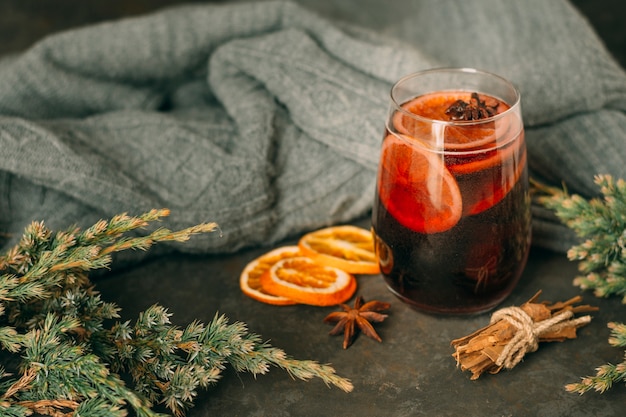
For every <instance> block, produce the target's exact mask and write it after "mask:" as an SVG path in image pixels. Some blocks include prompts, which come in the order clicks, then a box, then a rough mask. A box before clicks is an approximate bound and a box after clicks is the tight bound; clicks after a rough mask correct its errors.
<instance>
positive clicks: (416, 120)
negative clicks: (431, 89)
mask: <svg viewBox="0 0 626 417" xmlns="http://www.w3.org/2000/svg"><path fill="white" fill-rule="evenodd" d="M470 96H471V93H469V92H465V91H450V92H445V93H432V94H426V95H423V96H420V97H418V98H415V99H413V100H410V101H408V102H407V103H405V104H403V105H402V106H401V110H400V111H397V112H396V113H395V114H394V116H393V128H394V129H395V130H396V131H397V132H398V133H401V134H403V135H408V136H411V137H413V138H415V139H418V140H420V141H422V142H424V143H428V144H432V145H431V146H432V147H436V148H440V149H446V150H455V151H462V150H467V149H485V148H489V147H493V146H495V144H496V138H497V137H499V136H501V135H502V134H503V133H504V132H506V131H507V130H508V124H509V120H508V119H509V118H508V117H504V118H495V119H493V120H491V119H485V121H471V122H467V121H457V122H453V123H450V122H451V121H450V117H449V116H448V115H446V110H447V109H448V108H449V107H450V106H451V105H452V104H453V103H454V102H455V101H457V100H463V101H466V102H467V101H469V97H470ZM481 99H483V100H489V101H490V102H489V103H488V105H494V104H495V103H491V101H492V100H495V99H493V98H491V97H487V96H481ZM497 103H498V105H497V109H498V113H502V112H503V111H505V110H507V109H508V108H509V106H508V105H507V104H505V103H504V102H500V101H497ZM436 121H440V122H441V123H438V122H436Z"/></svg>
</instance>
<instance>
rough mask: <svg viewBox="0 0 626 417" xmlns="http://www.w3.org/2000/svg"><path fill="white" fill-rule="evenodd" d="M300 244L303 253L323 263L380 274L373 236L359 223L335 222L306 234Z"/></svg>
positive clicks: (352, 272) (354, 270) (352, 271)
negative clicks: (340, 223)
mask: <svg viewBox="0 0 626 417" xmlns="http://www.w3.org/2000/svg"><path fill="white" fill-rule="evenodd" d="M298 247H299V248H300V251H301V252H302V254H303V255H305V256H308V257H309V258H311V259H313V260H315V261H316V262H318V263H320V264H322V265H328V266H332V267H335V268H339V269H342V270H344V271H346V272H349V273H351V274H378V273H379V272H380V269H379V266H378V260H377V259H376V254H375V252H374V238H373V236H372V233H371V232H370V231H369V230H366V229H363V228H360V227H356V226H350V225H345V226H333V227H327V228H325V229H320V230H316V231H314V232H310V233H307V234H305V235H304V236H302V237H301V238H300V241H299V242H298Z"/></svg>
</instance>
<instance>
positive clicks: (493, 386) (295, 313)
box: [97, 222, 626, 417]
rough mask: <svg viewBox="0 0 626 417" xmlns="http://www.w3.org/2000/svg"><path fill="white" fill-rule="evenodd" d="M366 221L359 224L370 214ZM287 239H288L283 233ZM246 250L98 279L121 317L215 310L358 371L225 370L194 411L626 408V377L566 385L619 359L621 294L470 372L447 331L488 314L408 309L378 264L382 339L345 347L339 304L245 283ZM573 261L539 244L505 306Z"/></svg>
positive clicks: (548, 292) (368, 282) (564, 290)
mask: <svg viewBox="0 0 626 417" xmlns="http://www.w3.org/2000/svg"><path fill="white" fill-rule="evenodd" d="M366 224H367V223H366V222H363V223H362V225H366ZM286 243H292V242H286ZM263 252H264V250H263V249H254V250H248V251H244V252H241V253H238V254H236V255H233V256H227V257H175V256H172V257H167V258H162V259H158V260H155V261H152V262H149V263H147V264H145V265H142V266H141V267H137V268H133V269H131V270H127V271H124V272H118V273H116V274H113V275H111V276H107V277H104V278H102V279H100V280H99V281H98V282H97V287H98V288H99V289H100V290H101V292H102V293H103V297H104V299H107V300H115V301H116V302H117V303H118V304H119V305H120V306H121V307H122V309H123V312H124V314H123V315H124V317H125V318H127V319H133V318H134V317H136V316H137V314H138V313H139V312H140V311H142V310H144V309H145V308H147V307H148V306H150V305H152V304H154V303H160V304H161V305H163V306H165V307H167V308H168V309H169V310H170V312H172V313H173V314H174V315H173V317H172V320H173V321H174V322H175V323H176V324H179V325H181V326H182V325H185V324H186V323H189V322H190V321H192V320H194V319H198V320H202V321H204V322H207V321H209V320H210V319H211V318H212V317H213V316H214V314H215V313H216V312H219V313H221V314H225V315H226V316H227V317H229V319H230V320H231V321H243V322H245V323H247V324H248V326H249V329H250V330H251V331H252V332H254V333H257V334H259V335H261V336H262V337H263V339H267V340H269V341H270V343H271V344H272V345H274V346H275V347H278V348H282V349H284V350H285V351H286V352H287V353H288V354H290V355H291V356H293V357H295V358H298V359H313V360H316V361H319V362H321V363H330V364H332V365H333V366H334V367H335V369H336V370H337V372H338V373H339V374H340V375H341V376H344V377H347V378H349V379H351V380H352V382H353V383H354V386H355V388H354V391H353V392H352V393H350V394H346V393H344V392H342V391H340V390H338V389H336V388H331V389H329V388H327V387H326V386H325V385H324V384H323V383H322V382H320V381H319V380H312V381H310V382H301V381H293V380H292V379H291V378H290V377H289V376H288V375H287V374H286V373H285V372H284V371H282V370H280V369H277V368H272V369H271V371H270V372H269V373H268V374H267V375H263V376H258V377H257V378H256V379H255V378H253V377H252V376H251V375H248V374H236V373H235V372H234V371H233V370H232V369H228V370H226V371H225V372H224V377H223V379H222V380H221V381H220V382H219V383H218V384H217V385H216V386H215V387H213V388H211V389H210V390H209V391H208V392H203V393H202V394H201V395H200V396H199V399H198V401H197V403H196V406H195V407H194V408H193V409H192V410H191V412H190V413H189V416H190V417H200V416H202V417H204V416H221V415H228V416H348V415H354V416H460V415H464V416H563V417H565V416H567V417H574V416H581V417H582V416H607V417H608V416H621V415H623V408H624V403H625V399H626V386H624V385H623V384H618V385H617V386H615V387H613V388H612V389H611V390H609V391H608V392H606V393H604V394H602V395H600V394H597V393H595V392H592V393H588V394H585V395H583V396H580V395H578V394H571V393H567V392H566V391H565V390H564V388H563V387H564V385H565V384H567V383H572V382H577V381H578V380H579V379H580V377H582V376H586V375H590V374H593V373H595V371H594V369H595V368H596V367H597V366H599V365H602V364H604V363H607V362H611V363H617V362H620V361H621V360H623V350H620V349H617V348H613V347H611V346H610V345H609V344H608V342H607V340H608V337H609V329H608V328H607V323H608V322H609V321H623V317H624V314H623V312H624V306H623V305H622V304H621V303H620V300H619V299H617V298H614V299H609V300H605V299H597V298H595V297H593V295H591V294H589V293H584V294H583V298H584V301H583V302H584V303H585V304H592V305H596V306H599V307H600V311H598V312H596V313H593V314H592V316H593V320H592V322H591V323H590V324H589V325H587V326H585V327H583V328H581V329H579V331H578V338H577V339H574V340H569V341H566V342H563V343H550V344H548V343H546V344H542V345H541V346H540V348H539V350H538V351H537V352H534V353H529V354H528V355H527V356H526V358H525V360H524V361H523V362H522V363H521V364H519V365H518V366H517V367H516V368H514V369H513V370H510V371H502V372H501V373H500V374H498V375H484V376H482V377H481V378H480V379H478V380H477V381H471V380H470V379H469V377H470V374H469V373H467V372H466V373H463V372H461V370H460V369H458V368H457V367H456V363H455V360H454V358H453V357H452V356H451V355H452V353H453V349H452V348H451V347H450V341H451V340H453V339H455V338H458V337H461V336H465V335H467V334H470V333H472V332H473V331H475V330H477V329H479V328H481V327H483V326H485V325H486V324H487V323H488V321H489V314H483V315H477V316H470V317H437V316H431V315H426V314H422V313H419V312H416V311H415V310H412V309H411V308H409V307H408V306H406V305H405V304H403V303H402V302H400V301H399V300H397V299H396V298H395V297H394V296H393V295H391V293H389V291H387V289H386V287H385V284H384V282H383V280H382V279H381V278H380V277H379V276H360V277H359V278H358V279H359V285H360V286H359V290H358V293H359V294H360V295H362V296H363V297H364V298H365V299H366V300H372V299H378V300H381V301H387V302H390V303H391V304H392V306H391V309H390V311H389V317H388V318H387V320H386V321H385V322H383V323H380V324H376V325H375V328H376V329H377V331H378V333H379V334H380V336H381V337H382V339H383V342H382V343H377V342H375V341H374V340H371V339H369V338H366V337H358V338H357V339H356V341H355V343H354V344H353V345H352V346H351V347H350V348H349V349H347V350H343V349H342V348H341V343H342V337H341V336H336V337H333V336H329V335H328V331H329V330H330V329H331V327H330V326H329V325H327V324H325V323H323V319H324V317H326V315H327V314H328V313H330V312H331V311H335V310H336V308H334V307H324V308H322V307H311V306H304V305H298V306H289V307H275V306H269V305H265V304H262V303H259V302H257V301H254V300H252V299H249V298H248V297H246V296H245V295H243V294H242V293H241V291H240V290H239V287H238V277H239V274H240V272H241V270H242V269H243V267H244V265H245V264H246V263H247V262H248V261H250V260H252V259H254V258H255V257H256V256H258V255H260V254H262V253H263ZM575 275H576V265H575V264H574V263H572V262H569V261H568V260H567V259H566V258H565V256H564V255H563V254H557V253H552V252H547V251H541V250H533V251H532V253H531V256H530V261H529V264H528V267H527V269H526V271H525V273H524V276H523V278H522V280H521V282H520V284H519V286H518V287H517V288H516V290H515V291H514V293H513V294H512V295H511V297H509V298H508V299H507V300H506V301H505V302H504V304H503V306H509V305H519V304H522V303H523V302H525V301H526V300H527V299H529V298H530V297H532V296H533V295H534V294H535V293H536V292H537V291H538V290H542V296H541V299H542V300H549V301H557V300H566V299H569V298H570V297H573V296H576V295H579V294H580V293H581V292H580V290H579V289H578V288H576V287H574V286H573V285H572V278H573V277H574V276H575Z"/></svg>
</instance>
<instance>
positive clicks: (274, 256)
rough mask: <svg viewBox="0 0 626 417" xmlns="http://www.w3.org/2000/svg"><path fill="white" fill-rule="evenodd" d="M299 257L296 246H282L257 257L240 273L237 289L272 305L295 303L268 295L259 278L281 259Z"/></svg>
mask: <svg viewBox="0 0 626 417" xmlns="http://www.w3.org/2000/svg"><path fill="white" fill-rule="evenodd" d="M296 256H300V249H299V248H298V247H297V246H283V247H280V248H277V249H274V250H272V251H270V252H267V253H266V254H264V255H261V256H259V257H258V258H256V259H254V260H253V261H251V262H250V263H248V264H247V265H246V267H245V268H244V269H243V271H242V272H241V275H240V276H239V287H240V288H241V291H243V293H244V294H246V295H247V296H248V297H250V298H253V299H255V300H257V301H261V302H263V303H266V304H273V305H292V304H296V302H295V301H294V300H292V299H290V298H286V297H281V296H276V295H272V294H270V293H268V292H267V291H265V290H264V289H263V287H262V286H261V276H262V275H263V274H265V273H267V272H268V271H269V270H270V268H271V267H272V266H273V265H274V264H276V263H277V262H278V261H280V260H281V259H286V258H293V257H296Z"/></svg>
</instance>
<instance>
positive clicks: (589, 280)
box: [533, 175, 626, 394]
mask: <svg viewBox="0 0 626 417" xmlns="http://www.w3.org/2000/svg"><path fill="white" fill-rule="evenodd" d="M595 183H596V184H597V185H598V187H599V189H600V193H601V194H602V196H601V197H598V198H593V199H589V200H587V199H585V198H583V197H581V196H579V195H570V194H568V192H567V190H565V189H558V188H554V187H548V186H545V185H542V184H540V183H538V182H535V183H534V184H533V185H534V186H535V189H536V190H537V191H538V193H539V194H540V195H539V196H538V201H539V202H540V203H542V204H543V205H544V206H546V207H547V208H549V209H551V210H553V211H554V212H555V214H556V215H557V217H558V218H559V219H560V220H561V221H562V222H563V223H564V224H565V225H567V226H568V227H569V228H570V229H572V230H573V231H574V232H575V233H576V234H577V235H578V236H579V237H580V238H581V240H582V242H581V243H580V244H578V245H575V246H573V247H572V248H570V250H569V251H568V252H567V257H568V258H569V259H570V260H572V261H577V262H578V270H579V272H580V273H581V275H579V276H577V277H575V278H574V285H576V286H578V287H580V288H581V289H582V290H590V291H593V292H594V294H595V295H596V296H597V297H610V296H620V297H622V302H623V303H625V304H626V181H624V180H623V179H619V180H617V181H615V180H614V179H613V178H612V177H611V176H610V175H597V176H596V177H595ZM609 328H611V337H610V338H609V343H610V344H611V345H612V346H616V347H624V346H626V325H624V324H619V323H609ZM617 382H626V352H625V354H624V361H623V362H621V363H619V364H617V365H612V364H606V365H602V366H600V367H598V368H596V375H594V376H588V377H584V378H582V379H581V381H580V382H578V383H573V384H568V385H567V386H566V387H565V389H566V390H567V391H570V392H578V393H580V394H583V393H585V392H587V391H590V390H595V391H598V392H605V391H606V390H608V389H609V388H611V387H612V386H613V385H614V384H615V383H617Z"/></svg>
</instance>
